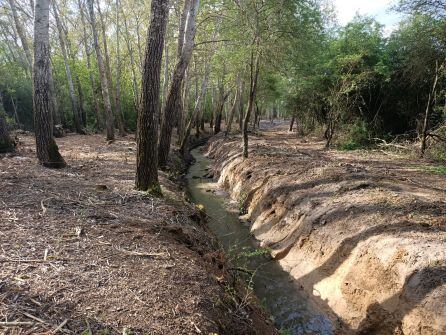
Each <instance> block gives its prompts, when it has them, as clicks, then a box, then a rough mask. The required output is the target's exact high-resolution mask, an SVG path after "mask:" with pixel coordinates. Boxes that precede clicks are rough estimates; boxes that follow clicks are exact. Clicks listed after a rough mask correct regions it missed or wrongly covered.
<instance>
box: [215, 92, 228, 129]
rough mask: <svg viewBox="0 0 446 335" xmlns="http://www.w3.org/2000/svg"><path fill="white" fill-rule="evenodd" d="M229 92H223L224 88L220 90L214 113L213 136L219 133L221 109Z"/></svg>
mask: <svg viewBox="0 0 446 335" xmlns="http://www.w3.org/2000/svg"><path fill="white" fill-rule="evenodd" d="M229 93H230V91H228V92H227V93H225V92H224V88H223V87H221V88H220V99H219V102H218V106H217V110H216V111H215V122H214V135H217V134H218V133H219V132H220V131H221V120H222V116H223V108H224V106H225V102H226V99H227V98H228V96H229Z"/></svg>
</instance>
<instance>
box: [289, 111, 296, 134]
mask: <svg viewBox="0 0 446 335" xmlns="http://www.w3.org/2000/svg"><path fill="white" fill-rule="evenodd" d="M295 119H296V115H295V114H293V116H292V117H291V122H290V129H289V131H290V132H292V131H293V126H294V120H295Z"/></svg>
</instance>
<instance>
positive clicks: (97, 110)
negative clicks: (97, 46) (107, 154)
mask: <svg viewBox="0 0 446 335" xmlns="http://www.w3.org/2000/svg"><path fill="white" fill-rule="evenodd" d="M77 5H78V7H79V12H80V16H81V24H82V43H83V44H84V51H85V57H86V59H87V70H88V75H89V78H90V85H91V94H92V98H93V108H94V114H95V118H96V129H98V130H102V129H104V121H103V119H102V115H101V109H100V108H99V102H98V97H97V95H96V83H95V79H94V75H93V70H92V68H91V58H90V53H91V51H90V47H89V45H88V40H87V28H86V22H85V14H84V8H83V6H82V4H81V1H80V0H78V1H77Z"/></svg>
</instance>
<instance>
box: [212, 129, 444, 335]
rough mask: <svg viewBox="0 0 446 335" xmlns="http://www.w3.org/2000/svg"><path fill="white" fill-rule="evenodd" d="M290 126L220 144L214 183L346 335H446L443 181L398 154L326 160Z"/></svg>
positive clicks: (338, 155) (334, 154)
mask: <svg viewBox="0 0 446 335" xmlns="http://www.w3.org/2000/svg"><path fill="white" fill-rule="evenodd" d="M323 146H324V143H322V142H318V141H316V140H314V139H312V140H308V139H307V140H306V141H305V140H302V139H298V138H297V135H296V134H295V133H289V132H287V130H286V126H285V125H282V126H278V127H273V128H270V129H268V130H266V131H263V132H261V133H260V135H258V136H251V137H250V156H249V158H248V159H243V158H242V157H241V145H240V137H239V136H232V137H228V138H226V139H225V138H224V137H223V136H218V137H215V138H214V139H213V140H212V141H211V142H210V143H209V146H208V152H209V155H210V157H212V158H214V159H215V160H214V166H213V169H214V176H215V177H219V182H220V184H221V185H222V186H223V187H225V188H227V189H228V190H229V191H230V193H231V196H232V197H233V198H234V199H236V200H237V201H238V202H239V203H240V206H241V207H242V208H243V210H244V211H245V212H246V213H247V214H246V215H245V216H244V219H246V220H249V221H250V222H251V223H252V226H251V232H252V234H253V235H254V236H255V237H256V238H257V239H259V240H260V241H261V242H262V245H263V246H265V247H269V248H271V250H272V255H273V256H274V257H276V258H277V259H278V260H280V264H281V265H282V266H283V268H285V269H286V270H287V271H289V272H290V273H291V274H292V276H293V277H294V278H295V281H296V285H299V286H300V287H301V288H302V289H303V290H305V291H306V292H308V293H309V294H310V295H312V296H313V297H314V299H315V300H316V301H317V302H318V304H320V305H321V306H322V307H323V308H325V309H326V310H327V311H328V312H329V313H330V314H331V315H332V317H333V320H334V321H336V323H337V324H338V333H339V334H349V333H356V334H446V202H445V196H446V178H445V176H441V175H437V174H434V173H430V172H426V170H428V169H429V166H430V165H429V164H428V163H427V162H422V161H415V160H413V159H408V158H404V157H400V156H396V155H395V154H391V153H383V152H378V151H376V152H372V151H354V152H339V151H336V150H331V151H324V150H323V149H322V148H323Z"/></svg>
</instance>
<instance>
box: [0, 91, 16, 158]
mask: <svg viewBox="0 0 446 335" xmlns="http://www.w3.org/2000/svg"><path fill="white" fill-rule="evenodd" d="M11 99H12V97H11ZM12 151H14V142H13V141H12V139H11V136H10V135H9V130H8V125H7V124H6V118H5V113H4V108H3V99H2V96H1V95H0V154H2V153H5V152H12Z"/></svg>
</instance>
